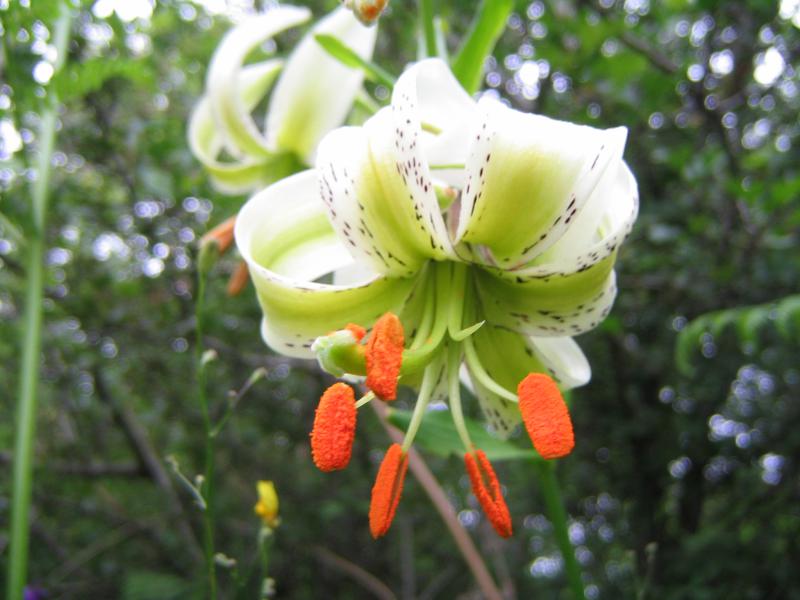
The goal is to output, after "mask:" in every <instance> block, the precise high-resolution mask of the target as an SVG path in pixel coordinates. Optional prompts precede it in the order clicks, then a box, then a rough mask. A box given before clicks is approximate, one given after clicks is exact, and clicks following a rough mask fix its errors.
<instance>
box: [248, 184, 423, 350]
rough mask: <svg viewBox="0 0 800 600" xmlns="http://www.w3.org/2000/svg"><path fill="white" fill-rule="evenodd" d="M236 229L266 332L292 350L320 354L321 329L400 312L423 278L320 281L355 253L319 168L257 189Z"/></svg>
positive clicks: (270, 341)
mask: <svg viewBox="0 0 800 600" xmlns="http://www.w3.org/2000/svg"><path fill="white" fill-rule="evenodd" d="M235 235H236V245H237V247H238V248H239V252H240V253H241V254H242V257H243V258H244V259H245V261H247V265H248V267H249V270H250V275H251V277H252V278H253V282H254V283H255V286H256V291H257V294H258V298H259V302H260V303H261V307H262V310H263V311H264V324H263V328H262V333H263V335H264V339H265V341H266V342H267V344H268V345H269V346H270V347H272V348H273V349H274V350H275V351H277V352H280V353H281V354H285V355H287V356H296V357H303V358H313V356H314V354H313V352H312V351H311V344H312V343H313V341H314V340H315V339H316V338H317V337H319V336H321V335H325V334H327V333H329V332H331V331H334V330H337V329H341V328H343V327H344V326H345V325H346V324H347V323H359V324H362V325H364V326H369V325H370V324H372V323H373V322H374V321H375V320H376V319H377V318H378V317H380V316H381V315H382V314H383V313H385V312H386V311H389V310H391V311H394V312H400V311H401V310H402V309H403V306H404V303H405V301H406V298H407V297H408V296H409V294H410V292H411V289H412V288H413V286H414V283H415V281H416V280H415V279H414V278H409V279H387V278H384V277H380V276H374V277H372V278H371V279H368V280H366V281H362V282H359V283H354V284H352V285H349V286H342V285H330V284H323V283H316V282H315V280H316V279H318V278H320V277H322V276H324V275H327V274H329V273H331V272H333V271H336V270H337V269H340V268H342V267H344V266H346V265H348V264H350V263H351V262H352V257H351V256H350V254H349V252H348V251H347V249H346V248H345V247H344V246H343V245H342V244H341V243H340V242H339V240H338V238H337V236H336V233H335V232H334V230H333V228H332V227H331V225H330V223H329V222H328V219H327V216H326V214H325V210H324V206H323V205H322V203H321V202H320V201H319V196H318V177H317V173H316V172H315V171H314V170H309V171H304V172H302V173H298V174H296V175H293V176H291V177H287V178H286V179H283V180H281V181H279V182H278V183H275V184H273V185H271V186H269V187H268V188H266V189H265V190H263V191H262V192H260V193H258V194H256V195H255V196H253V197H252V198H251V199H250V200H249V201H248V202H247V203H246V204H245V205H244V207H243V208H242V210H241V211H240V212H239V216H238V217H237V219H236V229H235Z"/></svg>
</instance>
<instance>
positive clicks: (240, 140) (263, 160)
mask: <svg viewBox="0 0 800 600" xmlns="http://www.w3.org/2000/svg"><path fill="white" fill-rule="evenodd" d="M310 18H311V12H310V11H309V10H308V9H307V8H301V7H295V6H288V5H286V6H279V7H275V8H272V9H270V10H268V11H266V12H265V13H263V14H261V15H258V16H255V17H253V18H251V19H248V20H245V21H243V22H242V23H241V24H239V25H237V26H236V27H234V28H233V29H231V30H230V31H229V32H228V33H227V35H226V36H225V37H224V39H223V40H222V42H221V43H220V45H219V47H218V48H217V50H216V52H215V53H214V56H213V58H212V60H211V64H210V66H209V69H208V75H207V79H206V94H205V96H203V98H202V99H201V100H200V102H199V103H198V105H197V107H196V108H195V110H194V112H193V113H192V117H191V120H190V123H189V146H190V148H191V149H192V152H193V153H194V155H195V156H196V157H197V158H198V160H200V162H202V163H203V165H204V166H205V168H206V169H207V170H208V172H209V174H210V176H211V180H212V182H213V183H214V185H215V187H217V188H218V189H219V190H220V191H221V192H224V193H230V194H238V193H245V192H249V191H253V190H256V189H259V188H261V187H263V186H264V185H266V184H268V183H271V182H273V181H276V180H278V179H280V178H282V177H285V176H287V175H289V174H291V173H294V172H296V171H298V170H299V169H301V168H303V166H304V165H310V164H313V161H314V154H315V150H316V147H317V144H318V142H319V140H320V139H321V138H322V137H323V136H324V135H325V134H326V133H328V132H329V131H330V130H332V129H334V128H335V127H338V126H339V125H341V124H342V123H343V122H344V120H345V118H346V117H347V114H348V113H349V112H350V108H351V107H352V104H353V100H354V98H355V96H356V94H357V93H358V90H359V89H360V88H361V83H362V80H363V74H362V73H361V72H360V71H358V70H355V69H350V68H348V67H346V66H344V65H342V64H341V63H340V62H338V61H337V60H336V59H334V58H333V57H331V56H330V55H329V54H328V53H327V52H325V50H323V49H322V48H321V47H320V46H319V44H318V43H317V42H316V40H315V39H314V35H316V34H320V33H324V34H328V35H334V36H336V37H338V38H339V39H341V40H342V41H343V42H344V43H346V44H347V45H348V46H349V47H350V48H352V49H353V50H354V51H355V52H356V53H357V54H358V55H359V56H361V57H362V58H365V59H369V58H370V57H371V56H372V51H373V48H374V46H375V37H376V28H375V27H365V26H363V25H361V23H359V22H358V20H356V18H355V17H354V16H353V15H352V14H351V12H350V11H348V10H347V9H345V8H344V7H341V8H339V9H337V10H335V11H333V12H332V13H330V14H329V15H328V16H327V17H325V18H323V19H322V20H320V21H319V22H318V23H317V24H316V25H315V26H314V27H313V28H312V29H311V31H309V32H308V33H307V34H306V35H305V37H303V39H302V40H301V41H300V43H299V44H298V45H297V46H296V47H295V49H294V50H293V52H292V53H291V55H290V56H289V58H288V59H287V60H286V61H284V60H282V59H278V58H271V59H267V60H263V61H260V62H256V63H253V64H248V65H245V60H246V58H247V56H248V55H249V54H250V53H251V52H253V51H254V50H255V49H256V48H258V47H259V46H261V45H262V44H263V43H264V42H266V41H268V40H269V39H271V38H273V37H274V36H275V35H277V34H279V33H281V32H282V31H284V30H286V29H289V28H291V27H296V26H298V25H301V24H303V23H305V22H307V21H308V20H309V19H310ZM273 88H274V89H273ZM270 91H271V92H272V94H271V96H270V98H269V105H268V108H267V116H266V129H265V130H262V128H261V127H260V126H259V125H258V124H257V123H256V120H255V119H254V117H253V115H252V112H253V110H254V109H255V108H256V107H257V106H258V105H259V104H260V103H261V101H262V100H263V99H264V98H265V97H266V96H267V94H268V93H269V92H270Z"/></svg>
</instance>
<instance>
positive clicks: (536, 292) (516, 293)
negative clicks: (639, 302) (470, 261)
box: [475, 254, 617, 337]
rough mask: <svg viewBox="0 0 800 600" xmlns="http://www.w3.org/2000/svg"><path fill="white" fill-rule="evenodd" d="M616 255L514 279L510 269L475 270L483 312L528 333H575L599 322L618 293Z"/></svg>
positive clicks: (515, 329)
mask: <svg viewBox="0 0 800 600" xmlns="http://www.w3.org/2000/svg"><path fill="white" fill-rule="evenodd" d="M614 258H615V254H612V255H611V256H609V257H607V258H606V259H604V260H603V261H601V262H599V263H596V264H595V265H593V266H591V267H589V268H587V269H583V270H580V271H575V272H572V273H566V274H564V275H552V276H546V277H538V278H537V277H533V278H522V277H520V278H519V279H518V280H511V279H509V278H508V274H507V273H502V272H499V270H498V271H492V272H490V271H489V270H487V269H477V270H476V271H475V280H476V282H477V288H478V293H479V296H480V299H481V310H482V314H483V315H484V316H485V317H486V319H487V320H488V321H489V322H490V323H493V324H495V325H500V326H502V327H507V328H508V329H511V330H513V331H517V332H519V333H524V334H526V335H534V336H542V337H553V336H555V337H562V336H565V335H569V336H573V335H578V334H580V333H584V332H586V331H589V330H590V329H593V328H594V327H596V326H597V325H598V324H599V323H600V321H602V320H603V319H604V318H605V317H606V315H608V313H609V311H610V310H611V306H612V305H613V304H614V298H615V297H616V294H617V286H616V276H615V273H614V270H613V267H614Z"/></svg>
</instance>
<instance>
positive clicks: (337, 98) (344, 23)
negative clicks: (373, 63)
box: [267, 7, 377, 164]
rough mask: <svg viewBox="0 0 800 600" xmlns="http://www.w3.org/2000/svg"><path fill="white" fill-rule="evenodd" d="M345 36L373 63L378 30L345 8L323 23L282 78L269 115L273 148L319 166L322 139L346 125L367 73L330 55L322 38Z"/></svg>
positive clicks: (297, 52)
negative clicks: (320, 41)
mask: <svg viewBox="0 0 800 600" xmlns="http://www.w3.org/2000/svg"><path fill="white" fill-rule="evenodd" d="M320 33H324V34H329V35H334V36H336V37H337V38H339V39H340V40H341V41H342V42H343V43H345V44H346V45H347V46H348V47H350V48H351V49H352V50H354V51H355V52H356V53H357V54H358V55H359V56H361V57H362V58H365V59H369V58H370V57H371V56H372V50H373V48H374V47H375V37H376V35H377V27H365V26H364V25H362V24H361V23H359V22H358V20H357V19H356V18H355V17H354V16H353V14H352V13H351V12H350V11H348V10H347V9H345V8H343V7H340V8H338V9H336V10H334V11H333V12H332V13H331V14H330V15H328V16H327V17H325V18H324V19H322V20H321V21H320V22H319V23H317V24H316V25H315V26H314V28H313V29H312V30H311V31H310V32H309V33H308V34H306V36H305V37H304V38H303V39H302V40H301V41H300V44H299V45H298V46H297V47H296V48H295V50H294V52H292V54H291V56H290V57H289V59H288V61H287V63H286V69H285V70H284V73H283V75H282V76H281V78H280V79H279V80H278V84H277V85H276V86H275V90H274V92H273V94H272V98H271V99H270V103H269V109H268V111H267V136H268V139H269V142H270V145H269V147H277V148H281V149H285V150H291V151H293V152H295V153H296V154H297V155H298V156H299V157H301V158H302V159H303V160H304V161H305V162H306V163H307V164H313V162H314V155H315V150H316V147H317V144H318V143H319V140H320V139H322V137H323V136H324V135H325V134H326V133H328V132H329V131H331V130H332V129H334V128H335V127H338V126H339V125H341V124H342V123H343V122H344V120H345V117H347V114H348V113H349V112H350V108H351V106H352V105H353V100H354V99H355V97H356V94H357V93H358V90H359V89H360V88H361V83H362V81H363V79H364V74H363V73H362V71H360V70H359V69H352V68H350V67H347V66H345V65H343V64H342V63H340V62H339V61H338V60H336V59H335V58H333V57H332V56H330V55H329V54H328V53H327V52H326V51H325V50H323V49H322V47H321V46H320V45H319V44H318V43H317V41H316V40H315V39H314V36H315V35H316V34H320Z"/></svg>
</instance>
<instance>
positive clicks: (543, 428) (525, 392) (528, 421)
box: [517, 373, 575, 458]
mask: <svg viewBox="0 0 800 600" xmlns="http://www.w3.org/2000/svg"><path fill="white" fill-rule="evenodd" d="M517 395H518V396H519V410H520V412H521V413H522V421H523V422H524V423H525V429H527V430H528V435H529V436H530V438H531V441H532V442H533V447H534V448H536V451H537V452H538V453H539V454H540V455H541V456H542V458H561V457H562V456H566V455H567V454H569V453H570V452H572V449H573V448H574V447H575V436H574V434H573V433H572V420H571V419H570V417H569V411H568V410H567V405H566V403H565V402H564V398H563V397H562V396H561V391H560V390H559V389H558V385H556V382H555V381H553V379H552V378H551V377H549V376H547V375H545V374H544V373H531V374H530V375H528V376H527V377H526V378H525V379H523V380H522V381H521V382H520V384H519V386H517Z"/></svg>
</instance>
